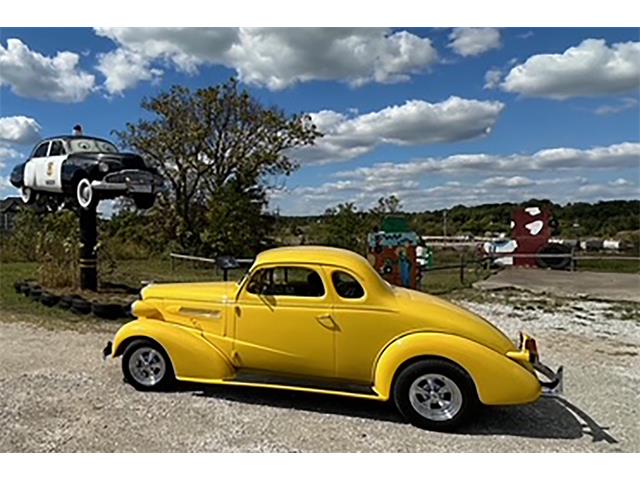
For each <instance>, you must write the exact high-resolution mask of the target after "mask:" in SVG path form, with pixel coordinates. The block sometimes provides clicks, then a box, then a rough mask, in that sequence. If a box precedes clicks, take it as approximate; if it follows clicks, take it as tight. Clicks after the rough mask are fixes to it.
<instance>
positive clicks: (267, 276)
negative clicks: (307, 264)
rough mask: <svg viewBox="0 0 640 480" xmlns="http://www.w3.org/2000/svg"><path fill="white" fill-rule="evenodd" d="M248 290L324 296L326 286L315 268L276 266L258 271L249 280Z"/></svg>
mask: <svg viewBox="0 0 640 480" xmlns="http://www.w3.org/2000/svg"><path fill="white" fill-rule="evenodd" d="M247 291H248V292H249V293H253V294H256V295H273V296H278V295H287V296H293V297H322V296H323V295H324V292H325V288H324V284H323V283H322V278H321V277H320V274H319V273H318V272H316V271H315V270H312V269H310V268H304V267H275V268H265V269H262V270H260V271H258V272H256V273H255V274H254V275H253V276H252V277H251V280H249V285H248V287H247Z"/></svg>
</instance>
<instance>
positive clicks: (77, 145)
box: [69, 138, 118, 153]
mask: <svg viewBox="0 0 640 480" xmlns="http://www.w3.org/2000/svg"><path fill="white" fill-rule="evenodd" d="M69 148H70V150H71V152H72V153H77V152H101V153H116V152H117V151H118V149H117V148H116V147H115V145H113V144H112V143H109V142H107V141H105V140H95V139H93V138H77V139H73V140H69Z"/></svg>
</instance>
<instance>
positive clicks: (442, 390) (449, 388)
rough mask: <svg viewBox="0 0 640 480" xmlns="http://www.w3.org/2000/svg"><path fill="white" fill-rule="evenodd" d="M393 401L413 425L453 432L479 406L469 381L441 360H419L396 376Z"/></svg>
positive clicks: (457, 368) (468, 378) (452, 366)
mask: <svg viewBox="0 0 640 480" xmlns="http://www.w3.org/2000/svg"><path fill="white" fill-rule="evenodd" d="M393 399H394V401H395V404H396V406H397V407H398V410H400V413H401V414H402V415H403V416H404V417H405V418H406V419H407V420H408V421H409V422H411V423H412V424H413V425H415V426H417V427H420V428H424V429H427V430H439V431H452V430H455V429H456V428H458V427H459V426H460V425H462V424H464V423H465V422H467V421H468V420H469V418H470V417H471V415H472V414H473V412H474V411H475V410H476V407H477V406H478V404H479V401H478V395H477V393H476V388H475V384H474V383H473V380H472V379H471V377H470V376H469V375H468V374H467V372H465V371H464V370H463V369H462V368H461V367H459V366H458V365H456V364H455V363H452V362H449V361H447V360H443V359H427V360H420V361H417V362H415V363H412V364H410V365H409V366H407V367H405V368H404V369H403V370H402V371H401V372H400V373H399V374H398V376H397V378H396V381H395V383H394V387H393Z"/></svg>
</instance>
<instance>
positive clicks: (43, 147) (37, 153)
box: [32, 142, 49, 158]
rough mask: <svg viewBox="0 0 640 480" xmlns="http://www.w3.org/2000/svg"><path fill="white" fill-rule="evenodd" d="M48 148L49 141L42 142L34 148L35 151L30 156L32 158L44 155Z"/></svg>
mask: <svg viewBox="0 0 640 480" xmlns="http://www.w3.org/2000/svg"><path fill="white" fill-rule="evenodd" d="M48 149H49V142H43V143H41V144H40V145H38V148H36V150H35V152H33V155H32V157H34V158H36V157H46V156H47V150H48Z"/></svg>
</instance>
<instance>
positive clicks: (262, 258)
mask: <svg viewBox="0 0 640 480" xmlns="http://www.w3.org/2000/svg"><path fill="white" fill-rule="evenodd" d="M299 263H301V264H315V265H327V266H333V267H339V268H343V269H345V270H348V271H351V272H353V273H354V274H355V276H356V277H358V278H359V279H360V280H361V281H362V282H364V285H365V289H366V290H367V292H368V294H367V298H370V299H373V298H377V299H378V300H377V301H380V300H381V299H382V298H386V297H387V296H389V297H391V296H392V295H393V294H392V290H391V287H390V285H389V284H388V283H387V282H385V281H384V280H383V279H382V277H380V275H378V274H377V273H376V271H375V270H374V269H373V267H372V266H371V264H370V263H369V262H368V261H367V259H366V258H364V257H363V256H361V255H358V254H357V253H355V252H352V251H350V250H344V249H342V248H334V247H323V246H315V245H303V246H298V247H280V248H274V249H271V250H265V251H264V252H262V253H260V254H259V255H258V256H257V257H256V261H255V262H254V264H253V267H252V270H255V268H256V267H260V266H262V265H266V266H268V265H282V264H285V265H286V264H299ZM389 294H391V295H389Z"/></svg>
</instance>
